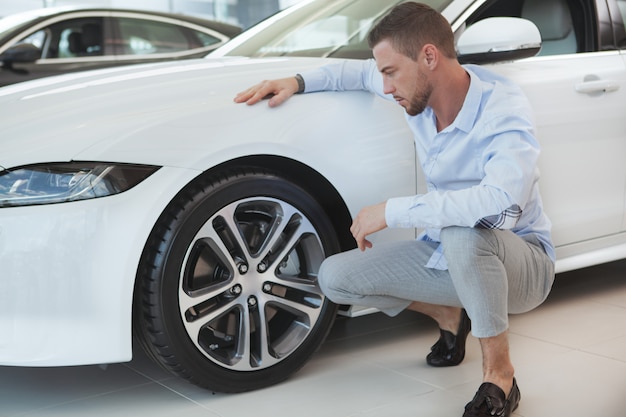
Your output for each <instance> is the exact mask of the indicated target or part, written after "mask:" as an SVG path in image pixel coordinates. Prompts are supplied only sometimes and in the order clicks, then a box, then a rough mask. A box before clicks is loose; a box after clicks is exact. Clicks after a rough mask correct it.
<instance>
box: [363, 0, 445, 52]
mask: <svg viewBox="0 0 626 417" xmlns="http://www.w3.org/2000/svg"><path fill="white" fill-rule="evenodd" d="M383 40H389V41H390V42H391V46H392V47H393V48H394V49H395V50H396V51H397V52H399V53H401V54H403V55H406V56H408V57H409V58H411V59H412V60H414V61H415V60H416V59H417V57H418V55H419V52H420V51H421V50H422V47H423V46H424V45H426V44H429V43H430V44H433V45H435V46H436V47H437V49H439V50H440V51H441V53H442V54H443V55H444V56H445V57H447V58H456V51H455V50H454V34H453V33H452V28H451V27H450V23H448V21H447V20H446V18H445V17H443V15H441V13H439V12H438V11H437V10H435V9H433V8H432V7H430V6H428V5H426V4H422V3H415V2H406V3H401V4H398V5H397V6H395V7H394V8H393V9H391V11H390V12H389V13H388V14H387V15H386V16H385V17H383V18H382V19H381V21H380V22H378V23H377V24H376V25H375V26H374V27H373V28H372V30H371V31H370V33H369V35H368V42H369V46H370V48H373V47H374V46H376V45H377V44H378V43H380V42H382V41H383Z"/></svg>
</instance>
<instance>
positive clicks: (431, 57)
mask: <svg viewBox="0 0 626 417" xmlns="http://www.w3.org/2000/svg"><path fill="white" fill-rule="evenodd" d="M422 54H423V55H422V56H423V59H424V63H425V64H426V66H427V67H428V68H429V69H431V70H432V69H434V68H435V67H436V66H437V61H438V59H439V50H438V49H437V47H436V46H435V45H433V44H430V43H427V44H426V45H424V47H423V48H422Z"/></svg>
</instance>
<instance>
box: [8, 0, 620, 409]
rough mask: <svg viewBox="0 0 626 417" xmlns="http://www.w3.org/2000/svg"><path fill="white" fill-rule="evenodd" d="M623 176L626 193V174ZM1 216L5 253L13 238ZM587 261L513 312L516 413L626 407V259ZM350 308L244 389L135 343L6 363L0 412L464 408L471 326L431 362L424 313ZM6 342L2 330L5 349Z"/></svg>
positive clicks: (218, 6)
mask: <svg viewBox="0 0 626 417" xmlns="http://www.w3.org/2000/svg"><path fill="white" fill-rule="evenodd" d="M300 1H302V2H307V1H309V0H110V1H98V0H0V17H5V16H10V15H12V14H14V13H20V12H23V11H29V10H34V9H39V8H49V7H56V6H75V5H79V6H93V7H111V8H132V9H139V10H152V11H160V12H172V13H180V14H185V15H192V16H198V17H202V18H205V19H211V20H216V21H220V22H224V23H228V24H232V25H236V26H239V27H241V29H242V30H244V31H245V30H246V29H249V28H250V27H253V26H254V25H255V24H257V23H259V22H261V21H263V20H264V19H265V18H267V17H268V16H272V15H274V14H275V13H277V12H279V11H281V10H284V9H287V8H289V7H291V6H294V5H297V4H298V3H299V2H300ZM373 1H374V0H373ZM625 52H626V49H622V51H621V53H622V58H623V59H624V62H626V58H624V57H625V56H626V54H625ZM250 81H251V83H253V82H256V81H261V79H258V80H257V79H255V78H251V79H250ZM4 88H5V87H0V96H1V95H2V90H3V89H4ZM237 92H238V91H232V97H234V96H235V94H236V93H237ZM2 117H3V116H2V115H1V114H0V120H2ZM2 134H3V133H2V128H1V127H0V135H2ZM623 138H624V135H622V139H623ZM609 153H610V152H609ZM1 157H2V149H1V148H0V162H2V159H1ZM0 168H2V166H0ZM622 187H623V189H624V190H625V191H624V195H625V196H626V178H625V179H624V184H622ZM622 203H623V207H626V202H624V201H622ZM0 210H2V209H1V208H0ZM622 216H623V217H622V219H623V220H622V222H623V223H626V215H624V214H623V213H622ZM1 226H2V224H1V223H0V250H3V248H4V247H8V246H9V243H7V242H6V241H5V240H3V229H2V227H1ZM621 227H624V226H621ZM622 233H624V229H622ZM5 245H6V246H5ZM620 247H621V248H623V247H624V245H623V244H622V246H620ZM589 264H590V265H592V264H593V265H592V266H585V267H583V268H580V269H579V268H567V269H568V270H565V271H563V272H559V273H557V274H556V280H555V282H554V286H553V288H552V291H551V292H550V295H549V296H548V298H547V300H546V301H545V302H544V303H543V304H541V305H540V306H539V307H537V308H536V309H533V310H532V311H529V312H526V313H523V314H514V315H511V316H510V318H509V320H510V328H509V340H510V345H511V347H510V349H511V357H512V359H513V363H514V365H515V371H516V379H517V383H518V384H519V386H520V389H521V392H522V394H521V395H522V402H521V403H520V406H519V408H518V409H517V410H515V411H514V412H513V413H512V415H513V416H516V417H548V416H551V417H553V416H558V417H561V416H562V417H592V416H603V417H624V416H626V395H625V394H626V259H623V258H620V257H614V259H613V258H612V259H609V260H608V261H607V262H604V261H600V262H593V261H591V262H589ZM2 268H3V267H2V265H0V274H2ZM0 291H2V288H0ZM0 311H2V308H1V307H0ZM0 314H1V313H0ZM349 316H350V314H342V313H341V312H340V313H339V314H338V316H337V318H336V319H335V322H334V324H333V326H332V328H331V329H330V332H329V334H328V336H327V338H326V340H325V341H324V342H323V344H322V345H321V347H319V349H318V350H317V351H316V352H315V353H314V354H313V355H312V357H311V358H310V360H309V361H308V362H307V363H306V364H304V365H303V366H302V368H301V369H299V370H298V371H297V372H295V373H294V374H293V375H291V376H290V377H289V378H287V379H286V380H285V381H282V382H280V383H278V384H274V385H271V386H268V387H263V388H260V389H255V390H251V391H248V392H241V393H222V392H217V391H212V390H207V389H203V388H201V387H199V386H197V385H194V384H192V383H189V382H187V381H185V380H183V379H182V378H179V377H177V376H175V375H172V373H170V372H168V371H166V370H164V369H163V368H162V367H160V366H159V365H158V364H156V363H155V361H154V360H153V358H152V357H150V355H149V354H147V353H145V352H144V350H143V349H142V348H141V346H138V344H135V345H133V347H132V359H131V360H130V361H128V362H123V363H108V364H94V365H78V366H38V365H32V366H31V365H29V364H25V365H24V366H13V365H2V366H0V417H18V416H19V417H57V416H58V417H82V416H89V417H105V416H107V417H108V416H116V415H118V416H139V417H144V416H145V417H161V416H163V417H166V416H167V417H170V416H177V417H270V416H271V417H409V416H424V417H444V416H445V417H450V416H457V415H459V416H460V415H461V413H462V412H463V406H464V405H465V403H466V402H467V400H468V399H470V398H472V396H473V395H474V393H475V390H476V387H477V386H478V384H479V383H480V375H481V369H482V368H481V366H482V357H481V347H480V344H479V341H478V339H477V338H475V337H474V336H473V335H471V334H470V336H469V338H468V340H467V348H466V349H467V350H466V355H465V359H464V361H463V363H462V364H461V365H459V366H454V367H446V368H435V367H430V366H428V365H427V363H426V361H425V357H426V354H427V353H428V352H429V351H430V350H431V346H432V344H433V343H434V342H435V341H436V340H437V338H438V337H439V335H440V333H439V328H438V326H437V324H436V323H435V322H434V321H433V320H431V319H430V318H428V317H427V316H424V315H421V314H419V313H415V312H412V311H408V310H407V311H403V312H402V313H400V314H399V315H398V316H396V317H388V316H386V315H384V314H382V313H380V312H374V313H371V314H354V317H349ZM2 320H5V319H4V318H3V319H2ZM76 337H77V338H80V337H81V335H80V334H77V335H76ZM8 339H10V338H7V339H5V340H3V337H2V335H0V354H1V352H2V351H3V350H2V349H3V345H4V344H5V343H6V344H8V343H9V340H8ZM2 361H3V359H2V358H1V357H0V363H2Z"/></svg>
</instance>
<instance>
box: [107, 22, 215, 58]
mask: <svg viewBox="0 0 626 417" xmlns="http://www.w3.org/2000/svg"><path fill="white" fill-rule="evenodd" d="M117 21H118V27H119V31H120V38H121V45H122V54H124V55H149V54H159V53H170V52H178V51H187V50H190V49H195V48H202V47H205V46H209V45H213V44H216V43H219V42H221V40H220V39H218V38H216V37H214V36H211V35H210V34H207V33H203V32H200V31H197V30H193V29H191V28H188V27H185V26H179V25H175V24H171V23H166V22H160V21H152V20H143V19H134V18H125V17H120V18H117Z"/></svg>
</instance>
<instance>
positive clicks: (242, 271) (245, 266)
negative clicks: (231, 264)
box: [237, 263, 248, 275]
mask: <svg viewBox="0 0 626 417" xmlns="http://www.w3.org/2000/svg"><path fill="white" fill-rule="evenodd" d="M237 269H238V270H239V273H240V274H242V275H243V274H245V273H246V272H248V264H245V263H240V264H239V265H237Z"/></svg>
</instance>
